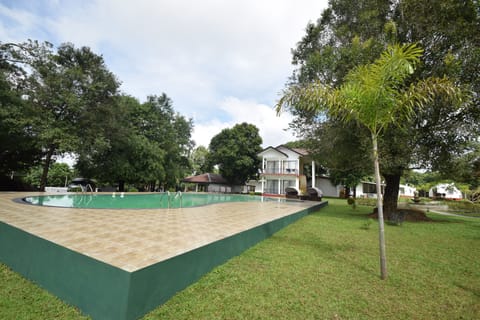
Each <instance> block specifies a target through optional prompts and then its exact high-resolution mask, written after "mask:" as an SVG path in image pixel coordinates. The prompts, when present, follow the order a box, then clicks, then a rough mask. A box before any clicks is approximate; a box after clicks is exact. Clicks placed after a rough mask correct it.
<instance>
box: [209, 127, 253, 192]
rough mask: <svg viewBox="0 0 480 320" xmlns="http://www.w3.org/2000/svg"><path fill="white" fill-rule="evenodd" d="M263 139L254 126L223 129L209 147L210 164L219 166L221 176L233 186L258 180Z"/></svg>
mask: <svg viewBox="0 0 480 320" xmlns="http://www.w3.org/2000/svg"><path fill="white" fill-rule="evenodd" d="M261 144H262V138H261V137H260V135H259V133H258V128H257V127H256V126H255V125H253V124H248V123H245V122H244V123H241V124H237V125H235V126H233V128H231V129H223V130H222V131H221V132H220V133H219V134H217V135H216V136H214V137H213V138H212V140H211V141H210V145H209V151H210V153H209V162H210V164H212V165H218V167H219V171H220V174H221V175H222V176H223V177H224V178H225V179H227V181H229V182H230V183H232V184H244V183H245V182H246V181H248V180H249V179H252V178H256V177H257V175H258V170H259V169H260V168H261V160H260V158H259V157H258V155H257V154H258V153H259V152H260V151H262V148H261Z"/></svg>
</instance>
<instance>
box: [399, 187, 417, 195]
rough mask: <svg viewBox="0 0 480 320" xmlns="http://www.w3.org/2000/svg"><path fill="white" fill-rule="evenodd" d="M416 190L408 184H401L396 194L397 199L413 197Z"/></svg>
mask: <svg viewBox="0 0 480 320" xmlns="http://www.w3.org/2000/svg"><path fill="white" fill-rule="evenodd" d="M416 191H417V188H415V187H413V186H410V185H408V184H401V185H400V189H399V192H398V196H399V197H405V198H407V197H414V196H415V192H416Z"/></svg>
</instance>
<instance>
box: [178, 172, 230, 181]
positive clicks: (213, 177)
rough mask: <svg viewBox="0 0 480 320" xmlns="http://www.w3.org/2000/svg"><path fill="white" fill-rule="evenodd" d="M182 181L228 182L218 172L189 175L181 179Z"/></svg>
mask: <svg viewBox="0 0 480 320" xmlns="http://www.w3.org/2000/svg"><path fill="white" fill-rule="evenodd" d="M182 181H183V182H190V183H204V184H210V183H215V184H228V181H227V180H226V179H225V178H224V177H222V175H220V174H216V173H204V174H199V175H197V176H190V177H187V178H185V179H183V180H182Z"/></svg>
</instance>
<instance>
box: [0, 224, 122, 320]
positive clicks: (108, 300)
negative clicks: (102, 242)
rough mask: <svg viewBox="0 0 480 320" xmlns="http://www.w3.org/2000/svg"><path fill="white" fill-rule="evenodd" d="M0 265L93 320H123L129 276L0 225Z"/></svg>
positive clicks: (60, 247) (83, 256)
mask: <svg viewBox="0 0 480 320" xmlns="http://www.w3.org/2000/svg"><path fill="white" fill-rule="evenodd" d="M0 261H2V262H3V263H5V264H6V265H7V266H9V267H10V268H11V269H13V270H15V271H16V272H18V273H20V274H21V275H23V276H24V277H25V278H27V279H29V280H32V281H33V282H35V283H37V284H38V285H40V286H41V287H42V288H44V289H46V290H47V291H49V292H51V293H53V294H54V295H56V296H58V297H59V298H60V299H62V300H64V301H66V302H67V303H69V304H72V305H75V306H77V307H78V308H79V309H80V310H82V312H83V313H85V314H87V315H89V316H91V317H92V318H94V319H106V320H110V319H112V320H117V319H124V317H125V314H126V310H127V306H128V290H129V284H130V273H129V272H126V271H123V270H121V269H119V268H116V267H113V266H111V265H108V264H105V263H103V262H101V261H98V260H95V259H92V258H90V257H88V256H85V255H82V254H79V253H77V252H75V251H72V250H69V249H67V248H65V247H62V246H59V245H57V244H55V243H53V242H50V241H47V240H45V239H42V238H39V237H37V236H34V235H32V234H29V233H27V232H25V231H23V230H20V229H17V228H15V227H13V226H10V225H8V224H5V223H3V222H0Z"/></svg>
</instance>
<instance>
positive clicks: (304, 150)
mask: <svg viewBox="0 0 480 320" xmlns="http://www.w3.org/2000/svg"><path fill="white" fill-rule="evenodd" d="M282 147H284V148H286V147H285V146H282ZM288 149H290V150H292V151H295V152H296V153H298V154H300V155H302V156H308V155H309V154H310V153H309V152H308V151H307V149H303V148H288Z"/></svg>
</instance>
